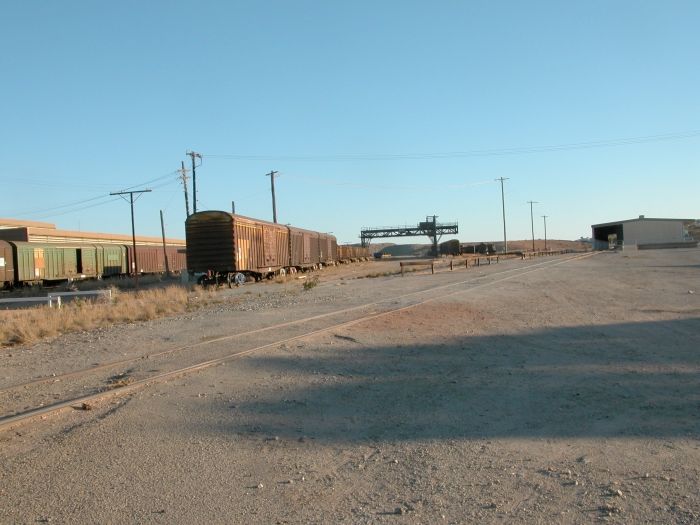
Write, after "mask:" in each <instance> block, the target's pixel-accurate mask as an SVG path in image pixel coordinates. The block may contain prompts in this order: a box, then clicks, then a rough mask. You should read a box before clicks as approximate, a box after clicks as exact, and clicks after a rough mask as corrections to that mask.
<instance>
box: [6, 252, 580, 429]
mask: <svg viewBox="0 0 700 525" xmlns="http://www.w3.org/2000/svg"><path fill="white" fill-rule="evenodd" d="M593 254H594V253H586V254H577V255H573V256H570V257H566V258H565V259H563V260H562V259H554V260H548V261H543V262H537V263H533V264H529V265H526V266H520V267H517V268H510V269H507V270H502V271H498V272H494V273H492V274H489V275H487V276H481V280H482V282H477V281H478V280H479V279H480V278H478V277H476V276H471V277H470V278H469V279H466V280H460V281H457V282H452V283H447V284H441V285H438V286H432V287H430V288H426V289H423V290H417V291H412V292H408V293H404V294H399V295H394V296H392V297H386V298H383V299H381V300H378V301H373V302H369V303H364V304H361V305H357V306H353V307H349V308H343V309H339V310H334V311H331V312H326V313H323V314H318V315H314V316H310V317H305V318H301V319H296V320H293V321H287V322H285V323H281V324H276V325H271V326H266V327H262V328H258V329H254V330H248V331H244V332H238V333H234V334H228V335H225V336H221V337H216V338H212V339H208V340H206V341H201V342H197V343H192V344H188V345H180V346H176V347H173V348H168V349H165V350H163V351H160V352H156V353H151V354H143V355H139V356H135V357H130V358H126V359H120V360H115V361H111V362H108V363H103V364H100V365H98V366H93V367H88V368H85V369H81V370H75V371H71V372H67V373H64V374H60V375H57V376H51V377H45V378H40V379H36V380H33V381H29V382H25V383H21V384H16V385H13V386H9V387H5V388H3V389H1V390H0V395H3V396H12V395H13V394H14V395H27V394H28V393H29V394H30V395H31V389H32V388H35V387H39V386H40V385H44V384H50V383H61V384H62V385H66V384H67V382H68V381H70V380H75V381H78V380H82V381H83V382H86V381H87V382H88V386H87V387H86V386H85V385H84V384H83V385H82V388H81V385H80V382H79V381H78V384H77V385H74V386H75V388H73V389H74V390H75V389H82V390H86V389H88V390H89V393H87V394H82V395H72V396H71V395H69V394H64V396H63V398H62V399H61V400H55V401H53V402H51V403H50V404H41V405H40V406H34V407H31V408H24V409H20V410H15V411H14V413H11V414H7V415H2V416H0V430H5V429H8V428H12V427H14V426H16V425H18V424H21V423H23V422H26V421H28V420H30V419H33V418H36V417H39V416H48V415H50V414H54V413H57V412H60V411H62V410H65V409H68V408H71V407H76V406H78V407H80V406H88V405H90V403H96V402H98V401H99V400H102V399H106V398H111V397H115V396H122V395H125V394H128V393H130V392H133V391H135V390H137V389H141V388H144V387H146V386H148V385H150V384H156V383H161V382H164V381H167V380H169V379H172V378H175V377H178V376H182V375H186V374H189V373H193V372H196V371H200V370H204V369H206V368H210V367H212V366H216V365H220V364H223V363H225V362H227V361H231V360H234V359H237V358H240V357H243V356H246V355H249V354H252V353H254V352H259V351H262V350H266V349H270V348H275V347H279V346H281V345H284V344H289V343H292V342H295V341H300V340H302V339H305V338H309V337H313V336H315V335H320V334H323V333H327V332H331V331H334V330H340V329H343V328H348V327H351V326H353V325H355V324H358V323H362V322H365V321H368V320H371V319H376V318H378V317H382V316H385V315H389V314H394V313H398V312H402V311H405V310H408V309H411V308H415V307H416V306H420V305H423V304H428V303H431V302H434V301H437V300H441V299H444V298H446V297H450V296H453V295H458V294H461V293H469V292H473V291H475V290H479V289H482V288H486V287H489V286H493V285H495V284H498V283H501V282H504V281H508V280H511V279H515V278H518V277H521V276H523V275H527V274H529V273H534V272H538V271H542V270H545V269H548V268H551V267H553V266H558V265H561V264H566V263H569V262H572V261H576V260H580V259H582V258H586V257H590V256H591V255H593ZM483 279H487V280H486V281H483ZM465 285H467V287H466V288H465ZM470 285H471V286H470ZM454 288H456V289H455V290H452V291H449V290H450V289H454ZM435 292H439V295H432V296H430V294H434V293H435ZM426 294H428V295H429V296H428V297H421V296H424V295H426ZM398 301H410V302H409V303H408V304H404V305H401V306H386V305H387V304H391V303H393V304H396V303H397V302H398ZM377 310H381V311H377ZM358 313H359V315H358ZM344 316H351V318H350V319H341V320H336V321H335V322H332V323H331V324H326V325H323V326H318V327H314V326H313V324H314V323H318V322H322V321H325V320H327V319H332V318H334V317H335V318H339V317H340V318H342V317H344ZM299 328H302V330H301V331H300V333H296V334H294V335H290V336H286V337H285V336H283V337H280V336H279V335H277V336H274V332H275V331H283V330H286V329H299ZM268 334H269V335H272V336H273V337H272V339H271V340H270V341H268V342H265V343H264V344H257V345H256V344H254V345H252V346H249V347H248V348H245V349H242V350H237V351H235V352H230V349H226V348H224V349H219V350H218V351H212V352H211V353H210V354H213V355H210V356H209V357H210V358H209V359H205V360H202V359H201V356H200V357H199V358H198V360H195V362H193V363H190V364H187V365H185V366H180V365H176V366H175V368H173V369H170V370H167V371H153V370H150V371H145V372H142V375H143V376H144V377H141V378H139V379H136V380H133V381H131V382H128V383H127V382H119V381H117V382H116V386H115V385H112V386H110V385H106V386H105V377H104V376H100V377H99V379H98V378H95V376H97V375H98V374H99V373H104V372H105V371H108V370H110V369H117V368H119V367H125V366H128V365H135V364H137V363H144V362H147V363H149V364H152V363H153V361H154V360H155V359H157V358H163V357H168V356H171V357H172V356H175V355H177V354H181V353H183V352H185V351H192V350H195V349H197V348H200V347H204V346H211V345H216V344H217V343H226V342H229V341H233V340H236V339H242V340H245V338H246V337H250V336H261V335H268ZM190 354H193V352H190ZM194 357H195V358H197V356H194ZM113 377H117V378H118V377H120V375H119V374H118V375H116V376H113ZM69 386H70V385H69ZM69 392H70V388H69Z"/></svg>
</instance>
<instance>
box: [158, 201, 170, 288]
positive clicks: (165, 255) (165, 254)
mask: <svg viewBox="0 0 700 525" xmlns="http://www.w3.org/2000/svg"><path fill="white" fill-rule="evenodd" d="M160 233H161V235H162V236H163V260H164V261H165V275H167V276H168V277H170V265H169V264H168V251H167V250H166V249H165V224H164V223H163V210H160Z"/></svg>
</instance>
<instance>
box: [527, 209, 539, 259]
mask: <svg viewBox="0 0 700 525" xmlns="http://www.w3.org/2000/svg"><path fill="white" fill-rule="evenodd" d="M527 203H528V204H529V205H530V228H532V251H533V252H534V251H535V222H534V220H533V218H532V205H533V204H539V203H538V202H537V201H527Z"/></svg>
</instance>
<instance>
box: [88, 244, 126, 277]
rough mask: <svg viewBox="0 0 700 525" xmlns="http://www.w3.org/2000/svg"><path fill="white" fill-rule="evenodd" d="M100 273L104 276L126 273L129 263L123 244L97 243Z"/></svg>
mask: <svg viewBox="0 0 700 525" xmlns="http://www.w3.org/2000/svg"><path fill="white" fill-rule="evenodd" d="M95 246H96V247H97V261H98V273H99V275H101V276H103V277H113V276H115V275H126V274H127V273H128V269H129V264H128V258H127V254H126V246H125V245H123V244H96V245H95Z"/></svg>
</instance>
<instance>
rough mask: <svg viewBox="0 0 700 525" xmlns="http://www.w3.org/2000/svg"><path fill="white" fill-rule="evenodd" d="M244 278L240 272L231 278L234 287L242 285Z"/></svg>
mask: <svg viewBox="0 0 700 525" xmlns="http://www.w3.org/2000/svg"><path fill="white" fill-rule="evenodd" d="M245 281H246V278H245V275H244V274H242V273H241V272H238V273H237V274H236V275H234V276H233V282H234V283H236V286H240V285H242V284H245Z"/></svg>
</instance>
